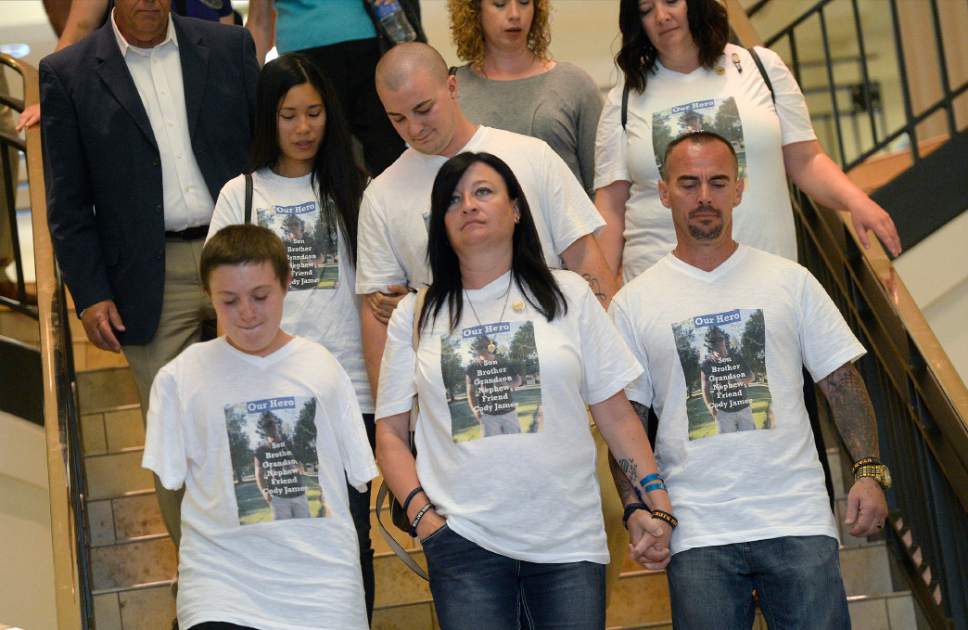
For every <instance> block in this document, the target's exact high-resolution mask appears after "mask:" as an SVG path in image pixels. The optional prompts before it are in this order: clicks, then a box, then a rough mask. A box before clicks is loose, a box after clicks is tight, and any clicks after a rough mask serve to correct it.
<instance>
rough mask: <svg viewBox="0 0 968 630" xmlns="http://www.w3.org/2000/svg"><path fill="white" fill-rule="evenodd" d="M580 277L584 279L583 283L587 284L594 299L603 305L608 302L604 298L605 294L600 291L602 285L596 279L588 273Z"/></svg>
mask: <svg viewBox="0 0 968 630" xmlns="http://www.w3.org/2000/svg"><path fill="white" fill-rule="evenodd" d="M581 277H582V278H584V279H585V282H587V283H588V286H589V287H591V289H592V293H594V294H595V297H596V298H598V301H599V302H601V303H602V304H605V303H606V302H607V301H608V298H607V297H606V295H605V292H604V291H602V284H601V282H599V281H598V278H596V277H595V276H593V275H592V274H590V273H583V274H581Z"/></svg>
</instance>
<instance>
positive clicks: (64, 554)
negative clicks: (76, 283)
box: [0, 53, 93, 630]
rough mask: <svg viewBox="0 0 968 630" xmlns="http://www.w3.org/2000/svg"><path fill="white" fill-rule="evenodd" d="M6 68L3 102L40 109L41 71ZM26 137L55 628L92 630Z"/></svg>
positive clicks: (80, 476) (39, 208) (66, 400)
mask: <svg viewBox="0 0 968 630" xmlns="http://www.w3.org/2000/svg"><path fill="white" fill-rule="evenodd" d="M4 66H5V67H7V68H10V69H12V70H13V71H14V72H15V73H17V74H18V75H20V77H21V79H22V80H23V95H24V97H23V99H22V100H21V99H15V98H11V97H10V96H9V95H5V96H4V97H2V102H3V104H5V105H7V106H10V107H12V108H13V109H14V110H15V111H18V112H19V111H23V109H24V107H25V106H29V105H32V104H35V103H38V102H39V100H40V89H39V84H38V78H37V70H36V69H34V68H33V67H32V66H30V65H28V64H26V63H23V62H21V61H18V60H16V59H14V58H13V57H10V56H9V55H5V54H2V53H0V70H2V67H4ZM26 135H27V140H26V142H20V141H19V138H14V139H15V140H17V142H18V143H19V144H16V145H15V146H18V148H20V149H21V150H23V151H24V152H25V154H26V159H27V178H28V184H29V190H30V206H31V222H32V228H33V241H34V265H35V275H36V279H37V310H36V316H37V318H38V320H39V324H40V346H41V366H42V371H43V374H42V376H43V383H44V431H45V434H46V444H47V478H48V482H49V492H50V520H51V541H52V544H53V557H54V601H55V604H56V606H57V628H58V630H77V629H78V628H80V629H81V630H87V629H88V628H92V627H93V621H92V620H93V600H92V596H91V593H92V591H91V584H92V581H91V562H90V552H89V547H90V546H89V544H88V538H89V536H88V531H87V518H86V514H85V508H84V505H85V503H84V501H85V497H86V494H87V488H86V481H85V476H84V463H83V460H82V457H81V441H80V415H79V413H78V409H79V407H78V398H77V382H76V376H75V373H74V357H73V346H72V343H71V331H70V325H69V320H68V317H69V314H68V308H67V295H66V292H65V289H64V283H63V281H62V279H61V276H60V272H59V270H58V268H57V263H56V261H55V259H54V253H53V251H54V250H53V246H52V244H51V239H50V231H49V229H48V227H47V198H46V191H45V184H44V163H43V152H42V151H43V149H42V146H41V139H40V128H39V127H37V126H35V127H33V128H31V129H28V130H27V134H26ZM5 139H6V137H5Z"/></svg>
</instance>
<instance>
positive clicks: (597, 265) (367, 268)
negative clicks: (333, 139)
mask: <svg viewBox="0 0 968 630" xmlns="http://www.w3.org/2000/svg"><path fill="white" fill-rule="evenodd" d="M376 89H377V94H378V95H379V97H380V101H381V102H382V103H383V107H384V109H385V110H386V113H387V116H388V117H389V119H390V122H391V123H392V124H393V126H394V128H396V130H397V133H399V134H400V137H402V138H403V140H404V141H405V142H406V143H407V144H408V145H409V148H408V149H407V150H406V151H404V153H403V155H401V156H400V157H399V158H398V159H397V161H396V162H394V163H393V164H392V165H391V166H389V167H388V168H387V169H386V170H385V171H384V172H383V173H382V174H381V175H380V176H379V177H377V178H376V179H374V180H373V182H372V183H371V184H370V186H369V187H368V188H367V190H366V192H365V194H364V196H363V203H362V206H361V207H360V222H359V256H358V258H359V260H358V263H357V274H356V292H357V293H360V294H364V295H366V296H367V299H365V300H363V308H362V322H363V352H364V358H365V359H366V366H367V372H368V375H369V378H370V385H371V387H372V389H373V392H374V394H375V393H376V391H377V379H378V377H379V371H380V370H379V368H380V359H381V357H382V355H383V347H384V345H385V343H386V334H387V332H386V322H387V320H388V319H389V317H390V314H391V313H392V311H393V307H394V306H396V302H397V300H398V299H399V298H400V297H401V296H402V295H403V294H405V292H406V291H407V290H413V289H417V288H419V287H423V286H427V285H429V284H430V281H431V278H430V266H429V263H428V259H427V226H428V225H429V223H428V220H429V214H430V190H431V188H432V187H433V182H434V178H435V177H436V175H437V171H438V170H439V169H440V167H441V166H442V165H443V164H444V162H446V161H447V159H448V158H451V157H453V156H454V155H457V154H458V153H462V152H464V151H473V152H486V153H491V154H493V155H496V156H498V157H499V158H501V159H502V160H504V161H505V162H506V163H507V164H508V166H510V167H511V170H512V171H513V172H514V174H515V176H516V177H517V178H518V180H519V181H520V183H521V187H522V189H523V191H524V195H525V197H526V198H527V200H528V204H529V205H530V207H531V212H532V214H533V215H534V221H535V225H536V227H537V228H538V235H539V237H540V239H541V246H542V250H543V254H544V258H545V261H546V262H547V263H548V266H549V267H552V268H562V267H564V268H566V269H570V270H572V271H574V272H576V273H578V274H580V275H581V276H583V277H584V278H585V279H586V280H587V281H588V283H589V285H590V286H591V287H592V290H593V291H594V292H595V294H596V295H597V296H598V298H599V300H601V302H602V304H603V306H607V305H608V302H609V300H610V299H611V297H612V294H613V293H614V280H613V277H614V276H613V274H612V273H611V272H610V270H609V268H608V265H607V264H606V262H605V259H604V257H603V256H602V253H601V251H600V250H599V247H598V243H597V242H596V240H595V238H594V234H595V233H596V232H597V231H598V230H599V229H601V228H602V227H603V226H604V225H605V223H604V221H603V220H602V218H601V216H600V215H599V214H598V211H597V210H596V209H595V206H594V205H592V203H591V200H590V199H589V198H588V195H587V194H586V192H585V190H584V188H582V185H581V183H580V182H579V181H578V180H577V179H576V178H575V176H574V174H573V173H572V172H571V170H570V169H569V168H568V166H567V165H566V164H565V162H564V161H563V160H562V159H561V158H560V157H559V156H558V155H557V154H556V153H555V152H554V151H553V150H552V149H551V148H550V147H549V146H548V145H547V144H545V143H544V141H542V140H538V139H537V138H532V137H529V136H522V135H519V134H515V133H511V132H508V131H503V130H500V129H493V128H490V127H485V126H480V125H475V124H473V123H471V122H470V121H469V120H468V119H467V118H466V117H465V116H464V114H463V112H462V111H461V109H460V105H459V104H458V101H457V81H456V79H455V78H454V77H452V76H449V75H448V73H447V64H446V63H445V62H444V60H443V58H442V57H441V56H440V53H438V52H437V51H436V50H434V49H433V48H431V47H430V46H428V45H426V44H419V43H410V44H402V45H399V46H396V47H394V48H393V49H391V50H390V51H389V52H387V53H386V55H384V56H383V58H382V59H381V60H380V63H379V64H378V65H377V69H376ZM595 435H596V440H597V442H598V443H599V446H600V459H601V460H602V461H604V460H605V452H606V450H605V447H604V442H603V441H602V440H601V439H600V437H599V436H598V432H597V430H596V431H595ZM603 474H604V476H605V478H606V479H608V471H607V469H606V470H603ZM603 490H604V492H605V493H607V494H606V496H605V497H604V499H605V501H604V503H605V505H612V506H614V509H613V510H608V509H606V526H608V525H609V523H611V524H612V525H614V526H616V527H617V529H618V530H619V531H620V532H622V533H623V534H624V530H623V529H622V525H621V505H620V502H619V501H618V497H617V495H616V494H615V492H614V490H613V489H612V488H611V484H610V483H605V484H603ZM612 529H614V527H613V528H612ZM609 546H610V549H612V551H613V562H614V561H615V560H616V557H615V556H616V555H618V556H619V558H618V560H619V563H620V561H621V559H622V557H623V556H624V555H625V546H626V545H625V540H621V539H619V540H618V542H617V543H616V544H615V546H614V547H613V546H612V540H611V537H610V545H609Z"/></svg>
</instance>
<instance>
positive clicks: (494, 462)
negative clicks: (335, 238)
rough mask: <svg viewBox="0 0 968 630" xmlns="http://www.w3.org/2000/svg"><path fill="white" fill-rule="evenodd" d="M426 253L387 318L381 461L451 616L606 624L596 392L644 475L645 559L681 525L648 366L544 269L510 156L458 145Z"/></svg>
mask: <svg viewBox="0 0 968 630" xmlns="http://www.w3.org/2000/svg"><path fill="white" fill-rule="evenodd" d="M428 254H429V259H430V266H431V270H432V277H433V284H431V286H430V287H429V288H428V289H426V292H425V293H423V292H421V293H418V294H417V295H410V296H407V297H406V298H404V300H403V301H402V302H401V303H400V305H399V306H398V307H397V309H396V310H395V311H394V313H393V317H392V318H391V320H390V324H389V328H388V339H387V345H386V350H385V351H384V354H383V364H382V367H381V371H380V389H379V394H378V397H377V400H378V404H377V412H376V415H377V418H378V419H379V421H378V422H377V457H378V460H379V461H380V464H381V467H382V470H383V475H384V477H385V479H386V481H387V483H388V484H389V486H390V488H391V490H392V491H393V493H394V494H395V495H396V496H398V497H401V498H403V497H406V499H405V500H404V509H405V510H406V511H407V514H408V517H409V518H410V519H411V520H412V527H411V529H412V532H411V533H412V534H415V535H417V536H419V537H420V539H421V541H422V546H423V549H424V552H425V554H426V557H427V565H428V569H429V574H430V588H431V591H432V592H433V596H434V604H435V606H436V610H437V615H438V618H439V619H440V623H441V627H442V628H444V629H445V630H448V629H463V628H472V627H473V628H476V629H483V630H487V629H490V628H494V629H502V630H504V629H506V628H516V627H524V628H547V627H554V628H574V629H576V630H578V629H581V630H585V629H588V630H591V629H595V630H600V629H601V628H602V627H604V624H605V565H606V564H607V563H608V559H609V556H608V551H607V548H606V545H605V530H604V527H603V524H602V512H601V505H600V499H599V489H598V485H597V480H596V475H595V445H594V442H593V440H592V436H591V432H590V430H589V425H588V415H587V411H586V405H589V406H590V407H591V412H592V415H593V416H594V418H595V420H596V422H597V423H598V427H599V429H600V430H601V433H602V435H604V436H605V439H606V441H607V442H608V445H609V448H610V449H611V450H612V452H613V453H614V455H615V458H616V459H617V460H619V462H620V464H621V465H622V466H623V469H624V470H625V472H626V473H627V479H623V480H622V482H623V483H626V484H631V485H632V486H633V487H636V486H639V485H641V486H642V489H641V490H642V491H641V494H642V496H643V500H644V501H645V504H642V505H641V508H644V509H633V510H630V511H629V513H628V526H629V528H630V530H631V539H632V543H633V556H634V557H636V558H637V559H641V560H644V561H648V562H649V565H648V566H650V567H652V568H661V567H663V566H665V563H666V559H667V554H668V549H667V547H668V541H669V534H670V532H671V529H670V527H671V523H674V522H675V520H674V518H673V517H672V516H671V515H670V514H669V511H670V510H671V507H670V503H669V497H668V495H667V494H666V492H665V490H664V484H663V483H662V482H661V480H658V479H657V475H655V471H656V464H655V460H654V458H653V457H652V451H651V450H650V448H649V445H648V441H647V439H646V436H645V433H644V431H643V430H642V425H641V424H640V422H639V420H638V418H637V417H636V415H635V412H634V411H633V410H632V408H631V406H630V405H629V403H628V401H627V399H626V398H625V393H624V391H623V388H624V387H625V385H627V384H628V383H629V382H630V381H631V380H633V379H634V378H636V376H637V375H638V374H639V373H640V372H641V368H640V366H639V365H638V364H637V363H636V361H635V360H634V359H633V358H632V356H631V354H630V352H629V350H628V349H627V348H626V347H625V345H624V344H623V343H622V342H621V340H620V339H619V337H618V335H617V333H616V331H615V329H614V328H613V327H612V324H611V322H610V321H609V319H608V316H607V315H606V313H605V311H604V310H602V308H601V305H600V304H599V303H598V301H597V300H596V298H595V296H594V295H593V294H592V292H591V290H590V289H589V287H588V284H587V283H586V282H585V281H583V280H582V278H580V277H579V276H577V275H575V274H574V273H571V272H568V271H557V270H556V271H551V270H549V269H548V267H547V266H546V265H545V263H544V258H543V255H542V252H541V244H540V242H539V240H538V234H537V231H536V228H535V224H534V221H533V219H532V216H531V211H530V208H529V207H528V202H527V199H525V197H524V194H523V192H522V190H521V187H520V185H519V183H518V181H517V179H516V178H515V176H514V174H513V173H512V172H511V170H510V169H509V168H508V166H507V165H506V164H505V163H504V162H503V161H501V160H500V159H499V158H497V157H494V156H493V155H490V154H487V153H476V154H475V153H462V154H460V155H457V156H455V157H453V158H451V159H450V160H448V161H447V162H446V163H445V164H444V165H443V166H442V167H441V169H440V172H439V173H438V175H437V178H436V180H435V181H434V186H433V191H432V193H431V213H430V226H429V243H428ZM418 304H420V306H419V307H418ZM414 318H417V322H418V327H417V330H419V337H418V342H419V343H418V344H417V348H416V350H415V349H414V326H413V324H414ZM482 344H484V346H485V347H483V348H482V347H481V345H482ZM471 390H473V393H471ZM414 395H416V396H417V399H418V400H419V418H418V421H417V424H416V444H417V456H416V460H415V459H414V457H413V455H411V453H410V450H409V448H408V440H407V431H408V422H409V414H410V409H411V407H412V405H413V403H414ZM471 397H473V399H474V400H472V401H471V400H468V398H471ZM471 407H473V408H474V410H473V412H472V411H471ZM510 413H513V414H515V418H516V422H517V423H518V426H517V427H516V428H517V429H518V430H516V431H515V430H507V429H504V430H501V431H492V430H487V424H488V420H487V419H486V416H492V417H493V418H495V421H496V419H497V417H498V416H507V415H509V414H510ZM506 422H507V420H506V419H502V420H501V423H506ZM646 504H647V505H646ZM645 509H652V510H654V511H653V514H652V517H650V516H649V513H648V512H647V511H645ZM663 519H665V520H663Z"/></svg>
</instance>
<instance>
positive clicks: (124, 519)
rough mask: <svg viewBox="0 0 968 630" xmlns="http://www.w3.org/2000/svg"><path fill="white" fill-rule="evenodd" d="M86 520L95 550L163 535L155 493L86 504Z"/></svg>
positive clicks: (163, 525)
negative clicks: (108, 545)
mask: <svg viewBox="0 0 968 630" xmlns="http://www.w3.org/2000/svg"><path fill="white" fill-rule="evenodd" d="M87 518H88V524H89V526H90V531H91V543H92V544H93V545H97V546H100V545H107V544H112V543H115V542H125V541H129V540H132V539H137V538H140V537H143V536H152V535H157V534H164V533H166V530H165V524H164V521H162V519H161V511H160V510H159V509H158V501H157V500H155V494H154V492H145V493H143V494H135V495H132V496H126V497H119V498H115V499H104V500H96V501H88V504H87Z"/></svg>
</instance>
